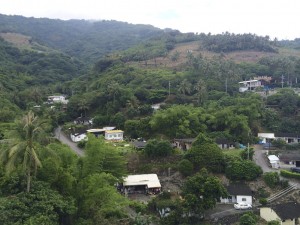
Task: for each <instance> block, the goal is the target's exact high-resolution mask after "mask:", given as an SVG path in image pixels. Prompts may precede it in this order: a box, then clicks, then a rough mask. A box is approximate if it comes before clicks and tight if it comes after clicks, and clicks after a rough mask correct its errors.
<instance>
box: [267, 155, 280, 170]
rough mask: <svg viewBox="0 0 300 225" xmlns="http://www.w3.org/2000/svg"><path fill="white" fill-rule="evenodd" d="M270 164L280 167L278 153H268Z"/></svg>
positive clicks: (275, 167)
mask: <svg viewBox="0 0 300 225" xmlns="http://www.w3.org/2000/svg"><path fill="white" fill-rule="evenodd" d="M268 159H269V163H270V166H271V167H272V168H274V169H278V168H279V167H280V162H279V158H278V157H277V156H276V155H268Z"/></svg>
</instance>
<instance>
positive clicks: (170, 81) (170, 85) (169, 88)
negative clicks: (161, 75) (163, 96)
mask: <svg viewBox="0 0 300 225" xmlns="http://www.w3.org/2000/svg"><path fill="white" fill-rule="evenodd" d="M170 94H171V81H169V96H170Z"/></svg>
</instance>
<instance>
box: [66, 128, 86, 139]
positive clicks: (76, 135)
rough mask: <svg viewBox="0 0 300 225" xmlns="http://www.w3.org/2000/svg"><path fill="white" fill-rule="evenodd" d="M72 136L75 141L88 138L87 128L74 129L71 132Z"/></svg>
mask: <svg viewBox="0 0 300 225" xmlns="http://www.w3.org/2000/svg"><path fill="white" fill-rule="evenodd" d="M70 138H71V140H72V141H73V142H79V141H82V140H87V135H86V130H85V129H81V130H72V131H71V134H70Z"/></svg>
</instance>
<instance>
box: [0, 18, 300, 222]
mask: <svg viewBox="0 0 300 225" xmlns="http://www.w3.org/2000/svg"><path fill="white" fill-rule="evenodd" d="M0 33H1V35H0V36H1V38H0V205H1V207H0V224H7V225H20V224H26V225H27V224H28V225H29V224H34V225H35V224H49V225H73V224H74V225H103V224H105V225H106V224H107V225H108V224H109V225H114V224H115V225H117V224H128V225H137V224H150V221H151V222H152V223H153V224H156V225H158V224H160V225H174V224H178V225H180V224H199V221H200V220H203V219H206V218H205V215H206V213H207V212H208V210H209V209H212V208H214V207H215V206H216V202H217V199H219V198H220V197H226V196H227V194H228V193H227V191H226V189H225V188H224V186H223V185H224V183H222V182H223V181H224V180H225V181H227V182H246V183H247V182H256V181H257V180H259V179H261V177H260V176H261V174H262V170H261V168H260V167H259V166H257V165H256V164H255V163H254V162H253V161H252V157H253V151H252V150H251V149H246V150H242V149H239V147H240V146H243V145H247V144H249V145H251V144H256V143H257V142H258V141H259V140H258V138H257V133H258V132H288V133H298V134H299V133H300V122H299V121H300V120H299V111H300V97H299V93H300V91H299V87H300V84H299V80H300V50H299V45H298V44H299V40H295V41H282V42H281V41H278V40H276V39H275V40H271V39H270V38H269V37H260V36H257V35H255V34H230V33H224V34H217V35H211V34H203V33H201V34H194V33H180V32H179V31H177V30H171V29H165V30H160V29H157V28H154V27H152V26H148V25H132V24H127V23H122V22H116V21H98V22H91V21H83V20H70V21H61V20H50V19H35V18H25V17H21V16H5V15H0ZM250 79H260V80H261V82H262V83H263V86H260V87H258V88H256V89H254V90H251V91H246V92H243V93H241V92H239V82H240V81H245V80H250ZM50 95H60V96H64V97H66V99H67V100H68V101H65V102H58V103H54V102H51V101H47V98H48V96H50ZM78 117H81V118H85V119H86V118H89V124H88V125H85V124H84V123H79V124H78V123H77V124H76V123H74V120H75V119H76V118H78ZM90 120H92V122H90ZM59 126H60V127H61V128H62V130H63V132H65V134H67V135H68V134H69V133H78V132H79V131H82V130H85V131H86V130H87V129H88V128H101V127H105V126H114V127H116V128H117V129H121V130H124V141H122V142H113V143H107V141H105V140H104V138H96V137H94V136H93V135H89V136H88V140H83V141H81V142H79V144H78V146H79V147H80V148H82V155H83V156H77V155H76V154H75V153H74V152H72V150H71V149H70V148H69V147H68V146H66V145H63V144H62V143H61V142H60V140H61V139H60V138H61V137H62V136H60V135H63V133H59V129H58V130H56V128H58V127H59ZM54 133H55V134H56V138H55V137H54ZM67 138H68V137H67ZM183 138H185V139H193V140H194V143H193V144H192V147H191V148H190V149H188V150H187V149H185V150H184V151H182V150H180V149H179V148H175V146H174V145H170V143H171V142H172V141H173V140H174V139H183ZM57 139H59V140H57ZM136 139H138V140H147V144H146V146H145V149H135V148H133V147H131V144H132V142H131V141H132V140H136ZM218 139H222V140H226V141H227V143H232V145H233V146H234V147H236V148H237V151H236V152H237V154H235V155H230V154H227V153H226V152H228V151H227V150H226V151H223V150H221V148H220V147H219V146H218V145H217V144H216V140H218ZM281 144H282V143H281ZM285 147H289V148H293V149H299V148H300V147H299V144H295V145H293V146H290V145H286V146H285ZM144 173H156V174H158V175H159V176H160V177H165V176H166V174H169V175H170V174H171V175H172V176H173V175H174V177H167V179H166V180H167V182H166V181H165V183H164V185H166V184H170V183H172V182H173V181H174V182H175V183H172V184H173V186H172V185H171V186H165V187H164V186H163V189H162V190H164V188H165V190H168V189H169V188H174V186H175V188H174V189H171V190H169V191H168V192H166V191H165V192H164V193H163V194H160V195H158V196H157V197H154V196H153V195H151V197H149V196H143V197H145V198H146V197H149V198H148V200H149V204H148V205H146V204H142V203H139V202H137V201H135V200H132V199H130V198H127V197H126V195H124V194H121V192H120V189H119V190H117V188H116V187H119V186H118V185H116V184H117V183H122V180H123V179H124V176H126V174H144ZM276 175H278V174H277V173H276ZM274 176H275V175H274ZM173 178H174V179H173ZM219 178H222V179H219ZM278 179H279V177H278ZM176 182H177V183H176ZM262 183H263V182H262ZM263 185H266V184H264V183H263ZM274 185H275V186H276V185H277V186H276V187H278V188H281V187H283V186H284V182H282V183H280V182H279V181H278V182H277V183H276V184H274ZM280 185H282V186H280ZM253 186H257V185H253ZM260 188H261V189H260V190H256V192H255V194H256V196H255V197H256V198H257V199H261V198H266V195H265V194H266V191H265V190H264V188H265V186H263V187H260ZM261 190H263V191H265V192H263V191H261ZM129 197H130V196H129ZM166 208H170V210H171V212H170V214H169V216H166V217H163V216H160V214H159V211H161V210H164V209H166Z"/></svg>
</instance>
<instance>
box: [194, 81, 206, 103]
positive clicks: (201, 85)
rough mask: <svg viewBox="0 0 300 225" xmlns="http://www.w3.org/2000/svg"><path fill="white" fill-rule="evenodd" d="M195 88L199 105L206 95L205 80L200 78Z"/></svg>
mask: <svg viewBox="0 0 300 225" xmlns="http://www.w3.org/2000/svg"><path fill="white" fill-rule="evenodd" d="M195 90H196V91H197V93H196V95H197V102H198V104H199V105H201V104H202V103H203V102H204V100H205V98H206V97H207V92H206V84H205V81H204V80H201V79H200V80H199V81H198V82H197V84H196V86H195Z"/></svg>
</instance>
